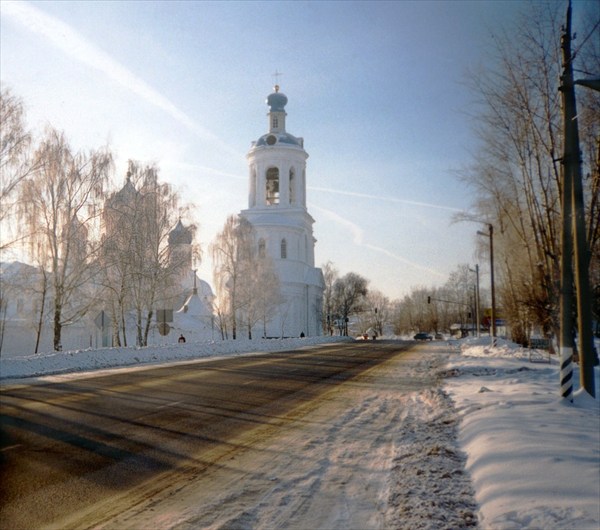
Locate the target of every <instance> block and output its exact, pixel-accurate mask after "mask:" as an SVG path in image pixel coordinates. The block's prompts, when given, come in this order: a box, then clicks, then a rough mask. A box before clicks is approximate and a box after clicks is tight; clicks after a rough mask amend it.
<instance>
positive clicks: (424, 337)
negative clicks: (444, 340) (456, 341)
mask: <svg viewBox="0 0 600 530" xmlns="http://www.w3.org/2000/svg"><path fill="white" fill-rule="evenodd" d="M413 339H415V340H433V337H432V336H431V335H429V334H428V333H417V334H416V335H415V336H414V337H413Z"/></svg>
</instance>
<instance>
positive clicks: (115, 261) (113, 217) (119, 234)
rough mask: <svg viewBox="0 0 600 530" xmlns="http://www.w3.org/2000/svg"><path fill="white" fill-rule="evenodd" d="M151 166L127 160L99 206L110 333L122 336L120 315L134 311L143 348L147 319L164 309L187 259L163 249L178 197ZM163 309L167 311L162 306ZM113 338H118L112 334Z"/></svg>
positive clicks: (175, 217) (176, 213) (176, 211)
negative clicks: (122, 176) (123, 177)
mask: <svg viewBox="0 0 600 530" xmlns="http://www.w3.org/2000/svg"><path fill="white" fill-rule="evenodd" d="M158 172H159V169H158V167H157V166H156V165H154V164H148V165H143V164H141V163H140V162H135V161H130V162H129V168H128V173H127V181H126V183H125V186H124V187H123V188H122V189H121V190H120V191H119V192H117V193H114V194H112V195H111V196H110V197H109V198H108V200H107V201H106V204H105V208H104V240H103V253H102V257H103V259H102V263H103V265H102V268H103V272H104V274H103V280H102V281H103V285H104V287H105V292H106V293H107V296H106V297H107V298H108V301H109V302H110V305H111V307H112V315H113V317H112V319H113V329H114V330H115V329H116V330H119V329H120V330H121V331H122V333H123V341H124V343H125V344H126V343H127V337H126V335H125V329H126V322H125V314H126V312H127V311H128V310H129V309H132V310H133V311H134V313H135V325H136V343H137V344H138V345H140V346H145V345H147V344H148V334H149V332H150V329H151V326H152V318H153V316H154V315H155V314H156V310H157V309H162V307H158V306H159V305H160V304H163V305H165V306H168V305H170V304H171V303H172V301H170V300H169V298H170V296H171V294H172V289H173V286H174V285H175V283H176V282H177V281H178V280H179V278H180V276H181V271H182V269H183V268H186V267H188V268H189V266H191V263H189V260H188V259H187V258H188V257H187V256H183V255H181V256H178V255H176V254H174V253H173V252H172V249H171V248H170V246H169V235H170V234H171V232H172V230H173V229H174V228H175V226H176V225H177V223H178V220H179V216H180V215H181V213H182V210H181V208H180V207H179V204H180V197H179V194H178V193H177V192H176V191H175V190H173V189H172V188H171V186H170V185H169V184H167V183H164V182H160V181H159V179H158ZM165 308H167V307H165ZM115 340H117V341H118V340H119V337H118V336H115Z"/></svg>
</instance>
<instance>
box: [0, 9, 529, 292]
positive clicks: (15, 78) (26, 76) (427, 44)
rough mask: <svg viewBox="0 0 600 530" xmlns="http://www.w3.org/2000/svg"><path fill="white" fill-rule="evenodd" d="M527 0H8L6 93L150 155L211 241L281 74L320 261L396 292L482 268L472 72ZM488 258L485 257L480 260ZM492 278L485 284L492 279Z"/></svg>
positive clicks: (34, 116)
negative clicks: (472, 187)
mask: <svg viewBox="0 0 600 530" xmlns="http://www.w3.org/2000/svg"><path fill="white" fill-rule="evenodd" d="M521 7H522V6H521V4H520V2H516V1H508V2H505V1H499V0H498V1H487V2H484V1H468V2H460V1H448V2H427V1H420V2H408V1H399V2H316V1H313V2H302V1H298V2H275V1H270V2H194V1H185V2H173V1H169V2H144V1H135V2H134V1H123V2H113V1H111V2H102V1H98V0H96V1H94V2H89V1H86V2H67V1H61V2H49V1H45V2H28V3H21V2H5V1H3V2H2V3H1V28H0V29H1V36H0V38H1V41H0V44H1V47H0V50H1V52H0V58H1V64H0V72H1V78H2V83H3V86H8V87H10V88H11V89H12V90H13V91H14V92H15V93H16V94H17V95H19V96H20V97H22V98H23V100H24V102H25V105H26V110H27V117H28V121H29V124H30V125H31V127H33V128H34V129H36V130H38V131H41V130H42V129H43V127H44V125H45V124H46V123H50V124H52V125H53V126H54V127H57V128H59V129H63V130H64V131H65V132H66V134H67V136H68V138H69V139H70V140H71V142H72V144H73V145H74V147H77V148H83V149H88V148H96V147H99V146H101V145H104V144H106V143H108V144H109V146H110V147H111V148H112V149H113V151H114V152H115V154H116V164H117V165H116V171H117V174H116V182H115V184H116V185H120V183H121V182H122V181H123V178H124V173H125V171H126V161H127V159H129V158H132V159H136V160H140V161H144V162H145V161H155V162H157V164H158V165H159V167H160V168H161V173H160V175H161V178H162V179H163V180H165V181H168V182H170V183H172V184H173V185H175V186H176V187H177V189H178V190H179V191H180V192H181V193H182V195H183V197H184V198H185V200H187V201H190V202H192V203H194V204H195V205H196V212H195V217H196V220H197V222H198V224H199V225H200V230H199V233H198V236H199V242H200V243H201V245H202V247H203V249H204V251H205V260H204V262H203V264H202V266H201V268H200V274H201V275H202V277H203V279H205V280H207V281H209V282H210V283H212V272H211V263H210V260H209V256H208V244H209V243H210V242H211V241H212V239H213V238H214V236H215V234H216V233H217V232H218V231H219V230H220V229H221V228H222V226H223V223H224V221H225V219H226V217H227V216H228V215H230V214H234V213H237V212H239V211H240V210H242V209H245V208H246V207H247V202H248V170H247V165H246V160H245V155H246V153H247V152H248V150H249V148H250V143H251V141H252V140H255V139H257V138H258V137H259V136H261V135H262V134H264V133H265V132H266V131H267V118H266V112H267V106H266V104H265V99H266V96H267V95H268V94H269V93H270V92H271V91H272V86H273V84H274V77H273V75H272V74H273V73H274V72H275V71H279V72H282V75H281V77H280V78H279V84H280V85H281V91H282V92H284V93H285V94H286V95H287V97H288V99H289V103H288V105H287V107H286V110H287V113H288V116H287V121H286V126H287V130H288V132H290V133H291V134H293V135H295V136H301V137H303V138H304V146H305V149H306V150H307V151H308V153H309V159H308V166H307V181H308V208H309V212H310V213H311V214H312V216H313V217H314V218H315V226H314V231H315V237H316V239H317V245H316V265H317V266H320V265H322V264H324V263H325V262H326V261H328V260H331V261H332V262H333V263H334V265H335V266H336V267H337V268H338V269H339V270H340V273H342V274H344V273H346V272H350V271H352V272H357V273H359V274H361V275H363V276H365V277H366V278H368V279H369V280H370V282H371V283H370V286H371V287H372V288H375V289H379V290H381V291H382V292H383V293H384V294H386V295H387V296H389V297H390V298H399V297H401V296H403V295H404V294H407V293H408V292H409V291H410V290H411V288H413V287H415V286H431V285H441V284H443V283H444V282H445V281H446V279H447V277H448V274H449V273H450V272H451V271H453V270H454V269H455V268H456V266H457V265H458V264H460V263H471V264H474V263H475V260H476V258H475V254H474V248H475V237H476V236H475V233H476V231H477V229H478V228H480V227H479V226H478V225H470V224H466V223H462V224H452V222H451V219H452V215H453V214H454V213H455V212H457V211H460V210H465V209H468V207H469V205H470V204H471V202H472V200H473V199H472V197H471V195H470V193H469V191H468V190H466V189H465V188H464V186H463V185H462V184H461V183H460V182H459V181H458V180H457V174H459V173H460V171H461V168H464V167H465V166H467V165H468V164H469V161H470V157H471V154H470V153H471V152H473V150H474V149H475V148H476V138H475V136H474V134H473V132H472V123H471V122H470V118H469V117H468V113H469V112H470V111H471V110H472V105H473V102H474V100H475V97H474V95H473V94H470V93H469V91H468V88H467V87H466V84H465V81H466V80H467V77H468V75H469V72H470V71H471V72H473V71H476V70H477V68H478V67H479V66H481V65H486V63H487V62H488V61H489V60H490V51H491V48H490V46H491V45H492V39H491V35H492V32H493V31H495V30H497V29H498V28H499V27H500V26H501V25H506V24H508V23H509V22H510V20H511V19H513V18H514V17H515V16H516V15H517V13H518V11H519V10H520V8H521ZM484 265H485V264H482V268H483V267H484ZM482 281H485V278H482Z"/></svg>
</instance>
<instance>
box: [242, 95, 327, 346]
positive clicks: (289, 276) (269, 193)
mask: <svg viewBox="0 0 600 530" xmlns="http://www.w3.org/2000/svg"><path fill="white" fill-rule="evenodd" d="M287 102H288V99H287V97H286V96H285V95H284V94H283V93H281V92H280V91H279V86H275V92H273V93H272V94H270V95H269V96H268V97H267V105H268V106H269V113H268V126H269V131H268V132H267V133H266V134H263V135H262V136H261V137H260V138H259V139H258V140H257V141H255V142H252V146H251V148H250V151H249V152H248V154H247V159H248V167H249V176H250V183H249V197H248V209H246V210H243V211H242V212H241V213H240V215H241V216H242V217H244V218H246V219H247V220H248V221H249V222H250V223H251V224H252V225H253V227H254V229H255V231H256V237H257V241H256V246H257V252H258V255H259V256H261V255H268V256H270V258H271V259H272V260H273V263H274V266H275V270H276V272H277V274H278V277H279V281H280V285H281V294H282V295H283V302H282V303H281V304H280V305H279V307H278V309H277V312H276V314H275V315H274V317H273V318H272V319H271V320H270V322H269V323H268V326H267V336H272V337H280V336H294V337H298V336H300V335H301V334H304V336H311V335H313V336H314V335H321V307H322V297H323V287H324V282H323V275H322V273H321V269H319V268H315V242H316V240H315V238H314V236H313V228H312V226H313V224H314V219H313V218H312V217H311V216H310V214H309V213H308V211H307V209H306V159H307V158H308V153H307V152H306V151H305V150H304V140H303V139H302V138H297V137H295V136H292V135H291V134H289V133H288V132H287V131H286V129H285V118H286V115H287V113H286V112H285V106H286V104H287Z"/></svg>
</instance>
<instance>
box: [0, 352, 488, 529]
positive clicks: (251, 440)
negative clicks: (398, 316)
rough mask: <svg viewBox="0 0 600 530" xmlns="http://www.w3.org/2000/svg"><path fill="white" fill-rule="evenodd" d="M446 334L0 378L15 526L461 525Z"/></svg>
mask: <svg viewBox="0 0 600 530" xmlns="http://www.w3.org/2000/svg"><path fill="white" fill-rule="evenodd" d="M445 358H446V351H445V350H444V346H442V345H437V346H436V345H431V344H427V345H419V346H414V345H411V344H407V343H402V342H391V341H390V342H368V343H367V342H365V343H360V342H359V343H350V344H347V343H345V344H335V345H328V346H322V347H312V348H307V349H304V350H296V351H290V352H280V353H271V354H266V355H265V354H260V355H253V356H244V357H237V358H230V359H223V360H217V361H215V360H211V361H198V362H190V363H185V364H178V365H176V366H168V367H159V368H153V369H144V370H139V369H138V370H131V371H126V372H119V373H117V374H112V375H106V373H104V374H102V376H96V377H94V376H93V375H92V374H86V375H81V376H80V377H78V378H75V379H73V378H68V379H67V378H65V379H64V380H62V381H61V378H60V377H59V378H56V377H54V378H53V380H52V382H43V381H42V382H41V383H39V382H38V383H37V384H33V385H29V384H14V385H9V386H6V387H4V388H3V389H2V429H3V433H4V436H3V448H2V456H3V460H2V475H3V481H2V491H1V492H0V493H1V495H2V505H1V508H0V521H2V525H3V526H6V527H10V528H31V527H47V528H90V527H101V528H125V527H126V528H149V527H152V528H274V527H281V528H361V529H366V528H411V529H418V528H431V529H434V528H435V529H441V528H454V529H456V528H467V527H475V526H477V521H476V517H475V515H474V512H475V510H476V506H475V502H474V500H473V490H472V487H471V483H470V480H469V478H468V476H467V475H465V473H464V455H462V454H461V453H460V452H459V450H458V449H457V443H456V441H455V438H456V422H457V417H456V414H455V412H454V409H453V407H452V403H451V402H450V400H449V398H448V397H447V396H446V395H445V394H444V393H443V392H442V391H441V390H440V389H439V387H438V384H439V380H438V374H439V373H442V372H443V367H444V362H445Z"/></svg>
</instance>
